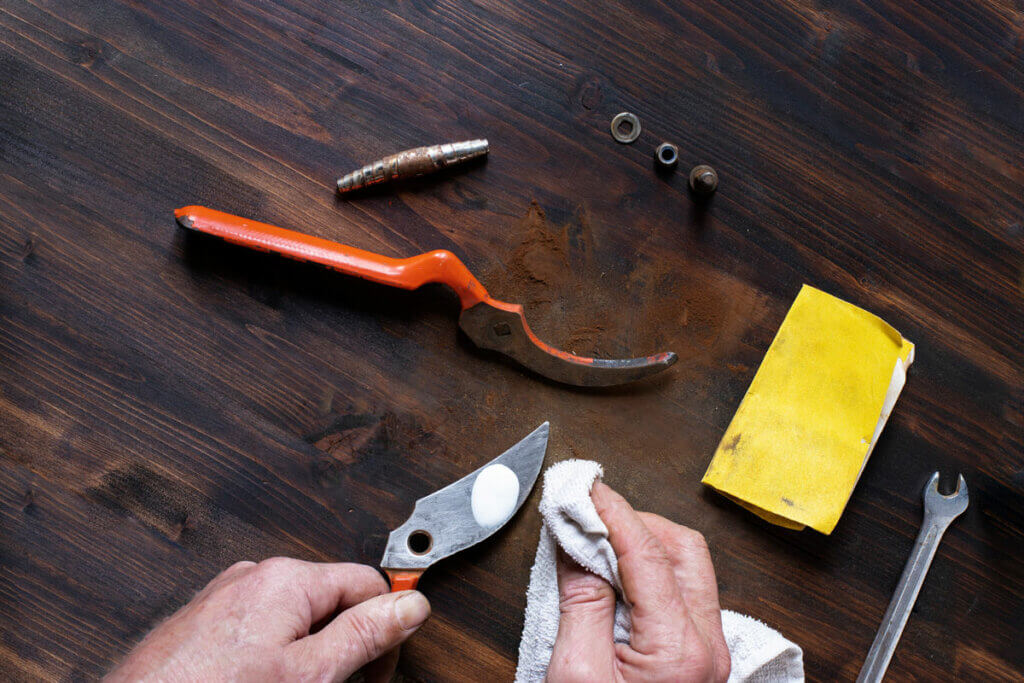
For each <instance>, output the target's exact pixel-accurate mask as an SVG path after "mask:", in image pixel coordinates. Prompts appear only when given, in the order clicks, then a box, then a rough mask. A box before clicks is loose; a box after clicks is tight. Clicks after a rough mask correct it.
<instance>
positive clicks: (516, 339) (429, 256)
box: [174, 206, 676, 387]
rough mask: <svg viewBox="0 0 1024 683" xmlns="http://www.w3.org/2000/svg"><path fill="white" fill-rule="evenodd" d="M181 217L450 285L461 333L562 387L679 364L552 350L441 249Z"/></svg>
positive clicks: (269, 247)
mask: <svg viewBox="0 0 1024 683" xmlns="http://www.w3.org/2000/svg"><path fill="white" fill-rule="evenodd" d="M174 215H175V216H176V217H177V219H178V223H179V224H180V225H181V226H182V227H184V228H187V229H189V230H195V231H197V232H202V233H206V234H208V235H214V236H217V237H220V238H222V239H224V240H226V241H228V242H231V243H232V244H239V245H242V246H245V247H249V248H251V249H258V250H260V251H270V252H275V253H278V254H283V255H284V256H288V257H291V258H293V259H297V260H300V261H310V262H313V263H319V264H321V265H324V266H327V267H328V268H333V269H334V270H337V271H340V272H342V273H346V274H348V275H354V276H356V277H361V278H364V279H366V280H371V281H373V282H377V283H380V284H384V285H390V286H392V287H400V288H402V289H416V288H418V287H420V286H422V285H425V284H427V283H430V282H437V283H442V284H445V285H448V286H449V287H451V288H452V289H453V290H455V293H456V294H458V295H459V301H460V302H461V304H462V314H461V315H460V316H459V326H460V327H461V328H462V330H463V331H464V332H465V333H466V334H467V335H468V336H469V338H470V339H472V340H473V343H475V344H476V345H477V346H479V347H481V348H485V349H491V350H493V351H497V352H499V353H503V354H505V355H506V356H509V357H510V358H512V359H514V360H515V361H517V362H518V363H519V364H521V365H523V366H524V367H527V368H529V369H530V370H533V371H534V372H536V373H537V374H540V375H543V376H544V377H547V378H549V379H552V380H555V381H556V382H563V383H565V384H573V385H576V386H590V387H597V386H612V385H616V384H625V383H627V382H633V381H635V380H638V379H642V378H644V377H647V376H649V375H653V374H656V373H658V372H661V371H662V370H664V369H666V368H668V367H669V366H670V365H672V364H673V363H675V361H676V355H675V354H674V353H672V352H666V353H659V354H656V355H653V356H647V357H643V358H626V359H603V358H586V357H583V356H576V355H573V354H571V353H567V352H565V351H561V350H559V349H556V348H554V347H552V346H549V345H548V344H545V343H544V342H542V341H541V340H540V339H538V338H537V335H535V334H534V333H533V331H532V330H530V328H529V326H528V325H527V324H526V319H525V318H524V317H523V307H522V306H520V305H518V304H509V303H505V302H503V301H498V300H497V299H493V298H491V297H490V295H488V294H487V290H486V289H484V286H483V285H482V284H480V282H479V281H478V280H477V279H476V278H475V277H473V274H472V273H470V272H469V269H468V268H466V266H465V265H464V264H463V263H462V261H460V260H459V259H458V257H457V256H455V254H453V253H451V252H450V251H445V250H442V249H438V250H435V251H429V252H427V253H425V254H420V255H419V256H412V257H410V258H404V259H396V258H391V257H388V256H381V255H380V254H374V253H372V252H369V251H363V250H362V249H357V248H355V247H349V246H345V245H343V244H338V243H337V242H331V241H330V240H325V239H321V238H319V237H313V236H312V235H306V234H303V233H301V232H295V231H294V230H286V229H284V228H278V227H276V226H273V225H268V224H266V223H260V222H258V221H253V220H249V219H246V218H241V217H239V216H233V215H231V214H228V213H223V212H221V211H215V210H213V209H208V208H206V207H203V206H186V207H184V208H181V209H178V210H177V211H175V212H174Z"/></svg>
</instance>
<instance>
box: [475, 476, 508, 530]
mask: <svg viewBox="0 0 1024 683" xmlns="http://www.w3.org/2000/svg"><path fill="white" fill-rule="evenodd" d="M517 500H519V477H517V476H516V473H515V472H513V471H512V470H510V469H509V468H508V467H505V466H504V465H500V464H495V465H488V466H487V467H485V468H484V469H482V470H481V471H480V474H478V475H476V481H474V482H473V493H472V495H471V497H470V505H471V507H472V508H473V519H475V520H476V523H477V524H479V525H480V526H482V527H484V528H485V529H490V528H493V527H496V526H498V525H499V524H501V523H502V522H504V521H505V520H506V519H508V518H509V517H510V516H511V515H512V512H513V511H514V510H515V509H516V501H517Z"/></svg>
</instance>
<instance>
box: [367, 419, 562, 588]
mask: <svg viewBox="0 0 1024 683" xmlns="http://www.w3.org/2000/svg"><path fill="white" fill-rule="evenodd" d="M547 446H548V423H547V422H545V423H544V424H542V425H541V426H540V427H537V429H535V430H533V432H532V433H531V434H530V435H529V436H527V437H526V438H525V439H523V440H522V441H520V442H519V443H517V444H516V445H514V446H512V448H509V449H508V450H507V451H505V452H504V453H502V454H501V455H499V456H498V457H497V458H495V459H494V460H492V461H490V462H489V463H487V464H486V465H484V466H483V467H481V468H479V469H477V470H476V471H474V472H472V473H470V474H467V475H466V476H465V477H463V478H462V479H459V480H458V481H456V482H455V483H453V484H449V485H448V486H445V487H444V488H443V489H441V490H439V491H435V492H434V493H431V494H430V495H429V496H426V497H424V498H420V499H419V500H417V501H416V505H415V507H414V508H413V513H412V515H411V516H410V517H409V519H407V520H405V523H404V524H402V525H401V526H400V527H398V528H397V529H395V530H394V531H392V532H391V534H390V535H389V536H388V544H387V548H386V549H385V550H384V557H383V558H382V559H381V562H380V565H381V569H383V570H384V573H386V574H387V575H388V578H389V579H390V580H391V592H392V593H394V592H397V591H403V590H411V589H413V588H415V587H416V584H417V582H418V581H419V580H420V576H422V575H423V572H424V571H426V569H427V568H428V567H429V566H430V565H432V564H434V563H435V562H437V561H438V560H442V559H444V558H446V557H448V556H449V555H453V554H455V553H457V552H459V551H460V550H465V549H466V548H468V547H470V546H471V545H475V544H477V543H479V542H480V541H482V540H484V539H485V538H487V537H488V536H490V535H491V534H493V533H494V532H495V531H497V530H498V529H500V528H501V527H503V526H504V525H505V523H506V522H508V520H510V519H512V517H513V516H514V515H515V513H516V512H517V511H518V510H519V508H520V507H522V505H523V502H524V501H525V500H526V497H527V496H529V495H530V491H531V490H532V489H533V484H534V482H536V481H537V474H538V473H539V472H540V466H541V464H542V463H543V462H544V453H545V452H546V451H547Z"/></svg>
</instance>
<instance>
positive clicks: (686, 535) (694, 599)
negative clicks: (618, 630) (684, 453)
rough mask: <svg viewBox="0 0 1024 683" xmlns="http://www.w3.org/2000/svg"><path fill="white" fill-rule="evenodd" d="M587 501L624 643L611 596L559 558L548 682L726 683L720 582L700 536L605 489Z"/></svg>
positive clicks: (597, 488) (603, 585)
mask: <svg viewBox="0 0 1024 683" xmlns="http://www.w3.org/2000/svg"><path fill="white" fill-rule="evenodd" d="M591 498H592V499H593V501H594V506H595V507H596V508H597V512H598V514H599V515H600V516H601V519H602V520H603V521H604V523H605V525H606V526H607V527H608V541H609V542H610V543H611V545H612V548H613V549H614V550H615V554H616V555H617V556H618V559H619V576H620V578H621V579H622V586H623V592H624V593H625V599H626V602H627V603H629V605H630V606H631V608H632V611H631V615H632V619H633V629H632V632H631V636H630V642H629V644H616V643H615V642H614V641H613V639H612V629H613V624H614V621H615V591H614V589H612V587H611V586H610V585H609V584H608V583H607V582H606V581H604V580H603V579H601V578H600V577H598V576H595V575H594V574H591V573H590V572H588V571H586V570H585V569H583V568H581V567H579V566H578V565H576V564H575V563H574V562H572V560H571V559H568V558H566V557H565V556H564V554H562V553H560V554H559V562H558V588H559V598H560V610H561V617H560V621H559V624H558V637H557V638H556V640H555V647H554V651H553V652H552V655H551V663H550V664H549V665H548V680H549V681H552V682H553V683H566V682H574V681H580V682H583V681H725V680H726V679H728V677H729V665H730V661H729V650H728V648H727V647H726V644H725V637H724V636H723V634H722V614H721V609H720V607H719V605H718V585H717V584H716V582H715V569H714V567H713V566H712V565H711V554H710V553H709V552H708V546H707V543H706V542H705V541H704V537H703V536H701V535H700V534H699V533H698V532H696V531H694V530H693V529H688V528H686V527H684V526H680V525H678V524H675V523H673V522H670V521H669V520H667V519H665V518H664V517H659V516H658V515H652V514H650V513H646V512H639V513H638V512H636V511H634V510H633V508H632V507H630V505H629V503H627V502H626V500H625V499H624V498H623V497H622V496H620V495H619V494H617V493H615V492H614V491H612V490H611V489H610V488H609V487H608V486H606V485H604V484H602V483H597V484H595V485H594V488H593V490H592V491H591Z"/></svg>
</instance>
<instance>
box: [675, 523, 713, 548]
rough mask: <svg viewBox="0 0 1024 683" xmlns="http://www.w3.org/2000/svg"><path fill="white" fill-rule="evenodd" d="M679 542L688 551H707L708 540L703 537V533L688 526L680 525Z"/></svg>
mask: <svg viewBox="0 0 1024 683" xmlns="http://www.w3.org/2000/svg"><path fill="white" fill-rule="evenodd" d="M679 543H680V545H682V546H683V548H684V549H685V550H687V551H690V552H707V550H708V540H707V539H706V538H704V534H702V533H701V532H699V531H697V530H696V529H690V528H689V527H682V528H681V529H680V530H679Z"/></svg>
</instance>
